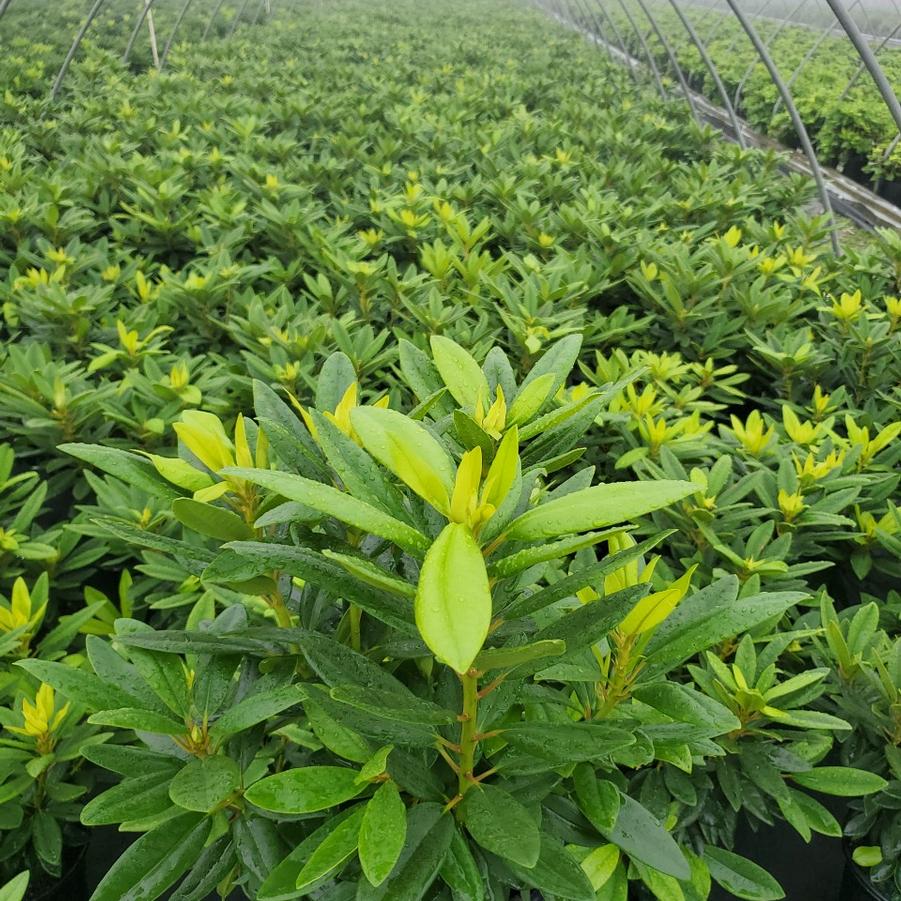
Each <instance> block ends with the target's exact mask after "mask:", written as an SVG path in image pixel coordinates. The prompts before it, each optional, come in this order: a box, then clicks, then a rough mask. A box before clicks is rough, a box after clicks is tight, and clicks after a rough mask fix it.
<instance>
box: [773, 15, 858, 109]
mask: <svg viewBox="0 0 901 901" xmlns="http://www.w3.org/2000/svg"><path fill="white" fill-rule="evenodd" d="M859 3H860V0H854V3H852V4H851V7H850V8H851V9H854V7H855V6H857V5H858V4H859ZM833 31H835V23H833V24H832V25H829V26H828V27H827V28H826V29H825V30H824V31H823V32H822V34H821V35H820V36H819V37H818V38H817V39H816V40H815V41H814V42H813V44H811V45H810V47H809V48H808V50H807V53H805V54H804V56H803V57H802V58H801V62H799V63H798V65H797V66H795V68H794V70H793V71H792V74H791V75H789V77H788V81H786V84H787V85H788V87H789V88H793V87H794V85H795V82H796V81H797V80H798V76H799V75H800V74H801V71H802V70H803V69H804V67H805V66H806V65H807V64H808V63H809V62H810V61H811V59H813V57H814V55H815V54H816V52H817V50H819V49H820V47H822V46H823V43H824V41H826V39H827V38H829V37H831V36H832V32H833ZM780 106H782V98H781V97H780V98H778V99H777V100H776V102H775V103H774V104H773V110H772V112H771V113H770V119H772V118H773V116H775V115H776V113H778V112H779V107H780Z"/></svg>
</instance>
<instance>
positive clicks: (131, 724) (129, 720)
mask: <svg viewBox="0 0 901 901" xmlns="http://www.w3.org/2000/svg"><path fill="white" fill-rule="evenodd" d="M88 722H89V723H94V724H95V725H99V726H116V727H117V728H119V729H134V730H135V731H136V732H153V733H156V734H157V735H184V734H185V731H186V730H185V724H184V723H178V722H176V721H175V720H173V719H169V717H167V716H163V714H161V713H157V712H156V711H154V710H140V709H139V708H136V707H120V708H118V709H117V710H98V711H97V713H94V714H92V715H91V716H90V717H88Z"/></svg>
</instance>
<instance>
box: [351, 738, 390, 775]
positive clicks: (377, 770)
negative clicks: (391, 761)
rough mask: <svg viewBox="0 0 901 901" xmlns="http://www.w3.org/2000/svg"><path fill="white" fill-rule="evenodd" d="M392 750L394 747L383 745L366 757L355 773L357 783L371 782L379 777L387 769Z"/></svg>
mask: <svg viewBox="0 0 901 901" xmlns="http://www.w3.org/2000/svg"><path fill="white" fill-rule="evenodd" d="M393 750H394V745H384V746H383V747H381V748H379V749H378V751H376V752H375V754H373V755H371V756H370V757H368V758H367V759H366V760H365V761H364V762H363V766H362V767H361V769H360V772H359V773H357V782H371V781H372V780H373V779H376V778H377V777H379V776H381V775H382V774H383V773H384V772H385V771H386V770H387V769H388V757H389V756H390V755H391V752H392V751H393Z"/></svg>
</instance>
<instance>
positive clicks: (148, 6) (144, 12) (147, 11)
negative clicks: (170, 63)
mask: <svg viewBox="0 0 901 901" xmlns="http://www.w3.org/2000/svg"><path fill="white" fill-rule="evenodd" d="M154 3H156V0H144V6H143V7H142V8H141V12H140V13H139V14H138V21H137V22H135V27H134V28H132V30H131V36H130V37H129V39H128V44H126V46H125V53H123V54H122V62H123V64H124V63H127V62H128V58H129V57H130V56H131V51H132V49H133V48H134V45H135V41H137V39H138V35H139V34H140V33H141V26H142V25H143V24H144V20H145V19H146V18H147V17H148V16H150V15H151V13H152V10H153V4H154ZM150 41H151V52H152V51H153V49H154V48H155V46H156V29H155V28H154V29H153V31H152V32H151V37H150ZM153 62H154V64H155V65H159V59H158V57H157V56H156V54H154V60H153Z"/></svg>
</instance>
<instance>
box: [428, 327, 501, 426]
mask: <svg viewBox="0 0 901 901" xmlns="http://www.w3.org/2000/svg"><path fill="white" fill-rule="evenodd" d="M429 343H430V345H431V347H432V358H433V360H434V361H435V368H436V369H437V370H438V372H439V374H440V375H441V379H442V381H443V382H444V384H445V385H447V390H448V391H450V393H451V396H452V397H453V398H454V400H455V401H456V402H457V403H458V404H460V406H461V407H465V408H466V409H467V410H470V411H471V410H474V409H475V406H476V402H477V401H478V400H479V399H480V398H481V401H482V407H483V409H487V408H488V407H489V406H490V398H489V389H488V380H487V379H486V378H485V373H484V372H482V367H481V366H479V364H478V363H477V362H476V361H475V360H474V359H473V357H472V355H471V354H470V353H469V352H468V351H466V350H464V349H463V348H462V347H460V345H459V344H457V342H456V341H452V340H451V339H450V338H444V337H442V336H441V335H432V337H431V338H430V339H429Z"/></svg>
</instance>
